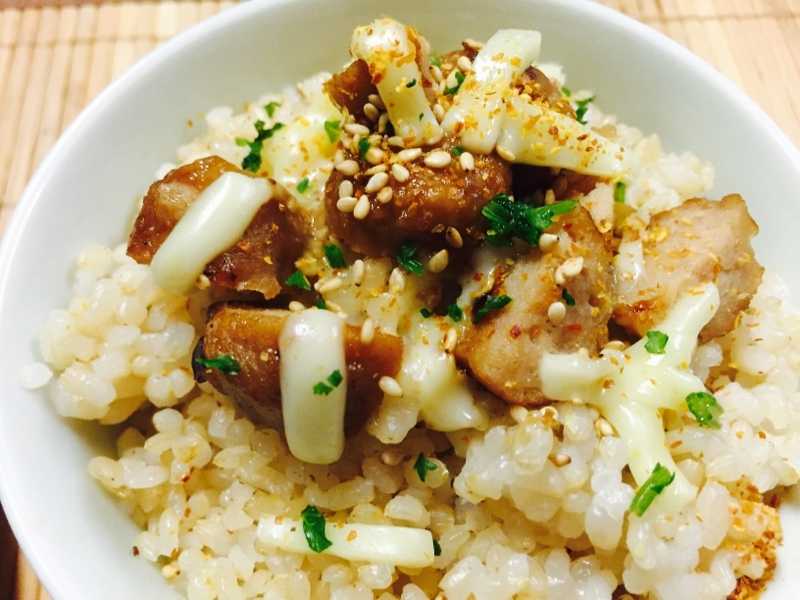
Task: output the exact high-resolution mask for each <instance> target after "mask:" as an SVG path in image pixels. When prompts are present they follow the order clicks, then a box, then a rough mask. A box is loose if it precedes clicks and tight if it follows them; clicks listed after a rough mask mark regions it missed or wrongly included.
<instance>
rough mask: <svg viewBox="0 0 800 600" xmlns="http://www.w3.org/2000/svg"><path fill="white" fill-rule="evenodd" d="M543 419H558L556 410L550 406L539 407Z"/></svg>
mask: <svg viewBox="0 0 800 600" xmlns="http://www.w3.org/2000/svg"><path fill="white" fill-rule="evenodd" d="M539 413H540V414H541V415H542V418H543V419H548V420H553V421H558V411H557V410H556V409H555V408H553V407H552V406H545V407H543V408H541V409H539Z"/></svg>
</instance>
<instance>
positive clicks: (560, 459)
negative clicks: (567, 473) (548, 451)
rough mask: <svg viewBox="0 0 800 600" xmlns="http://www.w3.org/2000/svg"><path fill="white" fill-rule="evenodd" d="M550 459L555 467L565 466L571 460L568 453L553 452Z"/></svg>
mask: <svg viewBox="0 0 800 600" xmlns="http://www.w3.org/2000/svg"><path fill="white" fill-rule="evenodd" d="M552 461H553V464H554V465H555V466H557V467H565V466H567V465H568V464H569V463H571V462H572V457H571V456H570V455H569V454H554V455H553V456H552Z"/></svg>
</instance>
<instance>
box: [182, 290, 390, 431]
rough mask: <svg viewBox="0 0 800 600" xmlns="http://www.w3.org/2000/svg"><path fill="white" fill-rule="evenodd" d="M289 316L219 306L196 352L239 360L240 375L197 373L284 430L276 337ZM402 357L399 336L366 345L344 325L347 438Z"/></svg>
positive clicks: (375, 402) (359, 425) (356, 329)
mask: <svg viewBox="0 0 800 600" xmlns="http://www.w3.org/2000/svg"><path fill="white" fill-rule="evenodd" d="M288 318H289V313H288V312H287V311H284V310H272V309H261V308H253V307H251V306H246V305H235V304H221V305H217V306H216V307H214V308H213V309H212V311H211V314H210V316H209V320H208V325H207V326H206V332H205V336H204V337H203V340H202V341H201V343H200V344H199V345H198V348H197V350H196V351H195V356H197V355H198V354H200V355H201V357H202V356H205V357H207V358H215V357H217V356H219V355H221V354H227V355H229V356H231V357H233V358H235V359H236V360H237V361H238V362H239V364H240V365H241V372H240V373H239V374H238V375H224V374H223V373H222V372H221V371H219V370H218V369H205V370H202V369H201V371H200V372H199V374H200V375H201V376H202V377H203V378H205V380H206V381H208V382H210V383H211V384H212V385H213V386H214V387H215V388H217V389H218V390H219V391H220V392H222V393H223V394H225V395H227V396H229V397H231V398H232V399H233V400H234V401H235V402H236V403H237V404H238V405H239V406H240V407H241V408H242V410H244V411H245V412H247V413H248V415H249V416H250V417H251V418H253V419H257V420H259V421H261V422H262V423H264V424H265V425H268V426H270V427H275V428H279V429H281V430H282V429H283V417H282V416H281V391H280V390H281V386H280V357H279V352H278V340H279V338H280V335H281V331H282V330H283V326H284V324H285V323H286V319H288ZM402 358H403V341H402V340H401V339H400V338H399V337H397V336H394V335H387V334H384V333H380V332H376V333H375V337H374V338H373V339H372V341H371V342H370V343H369V344H364V343H362V342H361V328H360V327H354V326H351V325H348V326H347V327H346V328H345V359H346V361H347V406H346V408H345V434H346V435H347V436H352V435H355V434H356V433H358V431H360V430H361V428H362V427H363V426H364V424H365V423H366V422H367V419H368V418H369V416H370V414H371V413H372V411H373V410H374V409H375V408H376V407H377V406H378V405H379V404H380V402H381V399H382V398H383V392H382V391H381V389H380V387H379V386H378V381H379V380H380V378H381V377H383V376H384V375H387V376H389V377H394V376H395V375H397V373H398V371H399V370H400V363H401V361H402Z"/></svg>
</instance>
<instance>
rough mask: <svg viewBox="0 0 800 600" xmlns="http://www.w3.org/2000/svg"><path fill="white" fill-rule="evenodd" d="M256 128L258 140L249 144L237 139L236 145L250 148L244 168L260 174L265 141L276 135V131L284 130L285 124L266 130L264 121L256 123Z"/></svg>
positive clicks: (278, 124)
mask: <svg viewBox="0 0 800 600" xmlns="http://www.w3.org/2000/svg"><path fill="white" fill-rule="evenodd" d="M255 128H256V139H254V140H253V141H252V142H248V141H247V140H245V139H243V138H236V144H237V145H238V146H249V147H250V153H249V154H248V155H247V156H245V157H244V160H242V168H243V169H244V170H245V171H251V172H253V173H258V170H259V169H260V168H261V151H262V150H263V149H264V140H268V139H269V138H271V137H272V136H273V135H275V132H276V131H278V130H279V129H281V128H283V123H275V125H273V126H272V127H270V128H269V129H264V121H256V122H255Z"/></svg>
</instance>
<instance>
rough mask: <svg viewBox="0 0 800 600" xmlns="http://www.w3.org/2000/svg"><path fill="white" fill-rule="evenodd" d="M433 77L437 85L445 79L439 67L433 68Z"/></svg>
mask: <svg viewBox="0 0 800 600" xmlns="http://www.w3.org/2000/svg"><path fill="white" fill-rule="evenodd" d="M431 75H433V80H434V81H435V82H436V83H440V82H441V81H442V79H444V75H442V70H441V69H440V68H439V67H437V66H432V67H431Z"/></svg>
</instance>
